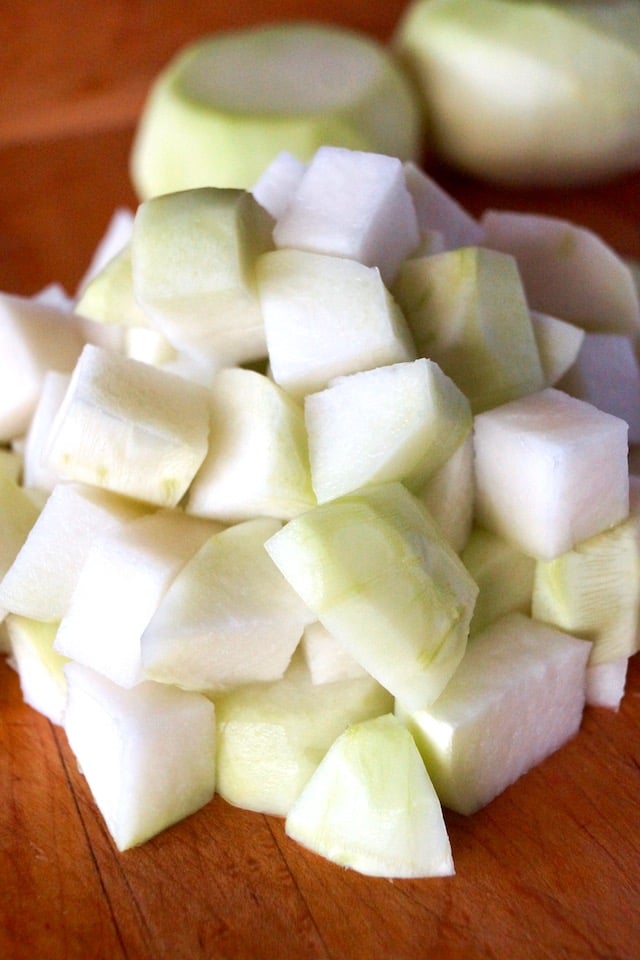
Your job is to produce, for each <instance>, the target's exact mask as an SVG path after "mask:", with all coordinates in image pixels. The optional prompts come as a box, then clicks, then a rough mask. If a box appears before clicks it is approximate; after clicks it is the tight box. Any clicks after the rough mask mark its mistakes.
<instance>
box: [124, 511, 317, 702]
mask: <svg viewBox="0 0 640 960" xmlns="http://www.w3.org/2000/svg"><path fill="white" fill-rule="evenodd" d="M280 526H281V524H280V522H279V521H278V520H274V519H271V518H257V519H254V520H246V521H244V522H242V523H237V524H235V525H234V526H232V527H228V528H227V529H226V530H223V531H222V532H220V533H216V534H214V535H213V536H212V537H210V538H209V539H208V540H207V541H206V542H205V544H204V545H203V546H202V547H201V548H200V549H199V550H198V551H197V552H196V553H195V554H194V555H193V556H192V557H191V559H190V560H188V561H187V563H186V564H185V565H184V566H183V568H182V570H180V572H179V573H178V574H177V576H176V577H175V579H174V580H173V583H172V584H171V586H170V587H169V589H168V590H167V592H166V594H165V595H164V597H163V599H162V602H161V603H160V605H159V607H158V609H157V610H156V612H155V614H154V615H153V617H152V618H151V620H150V622H149V624H148V626H147V628H146V629H145V631H144V633H143V635H142V662H143V666H144V672H145V675H146V676H147V677H148V678H149V679H151V680H159V681H162V682H163V683H169V684H176V685H177V686H180V687H184V688H185V689H190V690H203V691H208V692H220V691H223V690H226V689H228V688H230V687H236V686H240V685H241V684H244V683H253V682H257V681H270V680H276V679H278V678H279V677H281V676H282V675H283V673H284V672H285V670H286V668H287V667H288V665H289V661H290V660H291V657H292V655H293V652H294V650H295V648H296V647H297V645H298V642H299V640H300V637H301V636H302V631H303V630H304V628H305V626H306V625H307V623H310V622H311V621H312V620H313V619H315V618H314V617H313V615H312V614H311V613H310V611H309V610H308V609H307V608H306V607H305V605H304V603H303V602H302V600H301V599H300V597H299V596H298V594H297V593H296V592H295V591H294V590H293V589H292V588H291V587H290V586H289V584H288V583H287V581H286V580H285V578H284V577H283V576H282V574H281V573H280V571H279V570H278V569H277V567H276V566H275V564H274V563H273V562H272V561H271V559H270V558H269V556H268V554H267V552H266V550H265V548H264V545H265V541H266V540H268V539H269V538H270V537H272V536H273V534H274V533H275V532H276V531H277V530H279V529H280Z"/></svg>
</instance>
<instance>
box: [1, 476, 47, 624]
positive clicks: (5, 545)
mask: <svg viewBox="0 0 640 960" xmlns="http://www.w3.org/2000/svg"><path fill="white" fill-rule="evenodd" d="M39 513H40V511H39V509H38V507H37V506H36V505H35V503H34V502H33V500H32V499H31V497H30V496H29V494H28V493H27V492H26V491H25V490H23V489H22V487H21V486H20V484H19V483H18V482H17V481H16V480H14V479H13V478H12V477H10V476H8V475H7V474H6V473H0V577H4V575H5V574H6V572H7V570H9V569H10V567H11V566H12V564H13V563H14V561H15V559H16V557H17V555H18V553H19V552H20V550H21V549H22V546H23V544H24V542H25V540H26V539H27V537H28V535H29V532H30V531H31V529H32V527H33V525H34V523H35V522H36V520H37V519H38V515H39ZM0 582H1V581H0ZM3 607H5V608H6V603H5V601H4V600H2V599H0V608H3ZM0 619H2V615H1V609H0Z"/></svg>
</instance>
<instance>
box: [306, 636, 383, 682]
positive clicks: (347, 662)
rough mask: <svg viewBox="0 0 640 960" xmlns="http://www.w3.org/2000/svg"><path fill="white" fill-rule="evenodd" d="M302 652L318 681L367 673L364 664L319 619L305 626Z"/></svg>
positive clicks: (313, 676)
mask: <svg viewBox="0 0 640 960" xmlns="http://www.w3.org/2000/svg"><path fill="white" fill-rule="evenodd" d="M300 652H301V655H302V656H303V658H304V662H305V663H306V665H307V670H308V671H309V676H310V677H311V682H312V683H314V684H318V683H335V682H336V681H338V680H352V679H354V678H356V677H363V676H366V674H367V671H366V670H365V669H364V667H363V666H361V664H359V663H358V661H357V660H355V659H354V658H353V657H352V656H351V654H350V653H349V651H348V650H346V649H345V648H344V647H343V645H342V644H341V643H340V642H339V641H338V640H336V638H335V637H333V636H331V634H330V633H329V631H328V630H327V628H326V627H325V626H324V625H323V624H322V623H320V621H319V620H316V621H314V623H310V624H309V625H308V626H306V627H305V628H304V633H303V634H302V639H301V640H300Z"/></svg>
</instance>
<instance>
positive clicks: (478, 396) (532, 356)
mask: <svg viewBox="0 0 640 960" xmlns="http://www.w3.org/2000/svg"><path fill="white" fill-rule="evenodd" d="M392 289H393V293H394V295H395V297H396V298H397V300H398V303H399V304H400V306H401V307H402V309H403V311H404V314H405V316H406V318H407V321H408V323H409V326H410V329H411V331H412V334H413V337H414V340H415V344H416V349H417V351H418V355H419V356H424V357H431V359H432V360H435V361H436V363H438V364H439V365H440V366H441V367H442V369H443V370H444V372H445V373H446V374H448V375H449V376H450V377H451V379H452V380H454V381H455V383H456V384H457V385H458V387H460V389H461V390H462V391H463V393H465V394H466V396H467V397H468V398H469V401H470V403H471V406H472V409H473V411H474V413H478V412H480V411H481V410H487V409H489V408H490V407H494V406H498V404H500V403H506V402H507V401H508V400H513V399H515V398H516V397H520V396H524V395H525V394H527V393H533V392H534V391H536V390H541V389H542V388H543V387H545V386H546V381H545V379H544V373H543V370H542V365H541V363H540V356H539V353H538V346H537V343H536V339H535V334H534V332H533V327H532V324H531V316H530V312H529V307H528V305H527V301H526V298H525V293H524V289H523V287H522V281H521V279H520V276H519V274H518V268H517V265H516V261H515V259H514V258H513V257H511V256H508V255H507V254H503V253H496V252H495V251H493V250H485V249H483V248H482V247H460V248H458V249H456V250H448V251H445V252H444V253H439V254H434V255H433V256H427V257H416V258H413V259H410V260H405V261H404V263H402V264H401V266H400V270H399V272H398V277H397V280H396V282H395V283H394V285H393V288H392Z"/></svg>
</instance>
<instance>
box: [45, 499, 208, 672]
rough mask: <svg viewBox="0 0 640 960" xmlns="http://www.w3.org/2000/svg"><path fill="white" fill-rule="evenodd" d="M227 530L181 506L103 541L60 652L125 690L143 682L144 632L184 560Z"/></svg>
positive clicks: (85, 571)
mask: <svg viewBox="0 0 640 960" xmlns="http://www.w3.org/2000/svg"><path fill="white" fill-rule="evenodd" d="M220 529H221V528H220V526H219V524H216V523H213V522H212V521H207V520H201V519H199V518H195V517H189V516H187V515H186V514H185V513H183V512H182V511H181V510H179V509H174V510H157V511H155V512H154V513H149V514H146V515H144V516H142V517H138V518H136V519H134V520H131V521H130V522H129V523H125V524H122V525H120V524H118V525H115V526H111V527H109V528H108V529H107V530H106V531H104V532H103V533H101V534H100V535H98V536H96V537H95V538H94V539H93V541H92V542H91V544H90V546H89V550H88V552H87V554H86V557H85V559H84V563H83V565H82V569H81V571H80V575H79V577H78V580H77V583H76V585H75V589H74V591H73V593H72V595H71V598H70V600H69V604H68V606H67V609H66V611H65V613H64V616H63V617H62V620H61V621H60V626H59V628H58V632H57V635H56V641H55V647H56V650H57V651H58V652H59V653H62V654H64V655H65V656H66V657H68V658H69V659H72V660H75V661H77V662H78V663H83V664H85V666H87V667H91V668H92V669H93V670H96V671H97V672H98V673H101V674H103V675H104V676H106V677H109V678H110V679H111V680H113V681H114V683H118V684H120V686H122V687H132V686H134V685H135V684H137V683H140V682H141V681H142V680H143V679H144V674H143V668H142V656H141V638H142V634H143V633H144V630H145V628H146V627H147V625H148V623H149V621H150V620H151V617H152V616H153V615H154V613H155V611H156V610H157V608H158V606H159V604H160V602H161V600H162V598H163V597H164V595H165V593H166V592H167V590H168V589H169V587H170V585H171V584H172V582H173V580H174V579H175V577H176V576H177V574H178V573H179V572H180V570H181V569H182V567H183V566H184V565H185V563H186V562H187V561H188V560H189V559H190V558H191V557H192V556H193V554H194V553H195V552H196V551H197V550H199V549H200V547H201V546H202V545H203V543H204V542H205V541H206V540H208V539H209V537H211V536H212V535H213V534H214V533H217V532H218V531H219V530H220Z"/></svg>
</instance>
